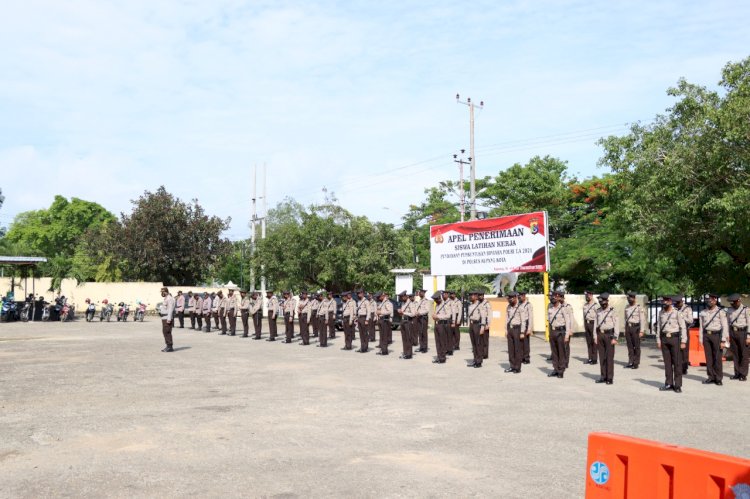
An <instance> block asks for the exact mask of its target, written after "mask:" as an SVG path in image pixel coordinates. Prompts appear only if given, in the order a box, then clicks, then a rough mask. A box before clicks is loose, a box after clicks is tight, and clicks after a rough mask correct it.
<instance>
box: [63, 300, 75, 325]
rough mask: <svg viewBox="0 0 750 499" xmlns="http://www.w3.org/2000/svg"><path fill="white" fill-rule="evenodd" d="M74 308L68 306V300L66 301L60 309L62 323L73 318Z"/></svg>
mask: <svg viewBox="0 0 750 499" xmlns="http://www.w3.org/2000/svg"><path fill="white" fill-rule="evenodd" d="M71 311H72V307H71V306H70V305H68V300H65V302H64V303H63V304H62V308H61V309H60V322H65V321H67V320H68V318H72V317H73V314H72V313H71Z"/></svg>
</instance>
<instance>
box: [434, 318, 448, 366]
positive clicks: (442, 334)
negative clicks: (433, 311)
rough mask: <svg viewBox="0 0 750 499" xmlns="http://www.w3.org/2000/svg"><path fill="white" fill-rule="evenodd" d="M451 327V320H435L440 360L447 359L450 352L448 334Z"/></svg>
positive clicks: (436, 342) (436, 346) (436, 345)
mask: <svg viewBox="0 0 750 499" xmlns="http://www.w3.org/2000/svg"><path fill="white" fill-rule="evenodd" d="M450 327H451V325H450V321H444V322H443V321H436V322H435V348H436V349H437V358H438V360H445V356H446V355H447V353H448V341H449V340H448V334H449V329H450Z"/></svg>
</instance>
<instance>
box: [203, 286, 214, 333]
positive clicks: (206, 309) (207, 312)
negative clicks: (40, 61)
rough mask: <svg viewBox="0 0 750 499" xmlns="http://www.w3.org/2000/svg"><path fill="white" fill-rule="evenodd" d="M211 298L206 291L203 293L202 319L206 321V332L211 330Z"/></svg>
mask: <svg viewBox="0 0 750 499" xmlns="http://www.w3.org/2000/svg"><path fill="white" fill-rule="evenodd" d="M212 306H213V300H212V299H211V295H209V294H208V293H207V292H205V293H203V319H204V320H205V321H206V332H207V333H210V332H211V307H212Z"/></svg>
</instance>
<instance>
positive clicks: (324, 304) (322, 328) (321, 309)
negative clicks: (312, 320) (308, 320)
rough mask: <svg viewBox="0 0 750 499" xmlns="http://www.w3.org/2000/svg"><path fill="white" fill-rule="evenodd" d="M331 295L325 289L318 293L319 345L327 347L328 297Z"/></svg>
mask: <svg viewBox="0 0 750 499" xmlns="http://www.w3.org/2000/svg"><path fill="white" fill-rule="evenodd" d="M328 296H329V295H327V294H326V292H325V291H321V292H320V293H318V311H317V319H316V320H317V321H318V344H317V346H318V347H323V348H325V347H327V346H328V306H329V301H330V298H328Z"/></svg>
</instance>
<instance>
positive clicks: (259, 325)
mask: <svg viewBox="0 0 750 499" xmlns="http://www.w3.org/2000/svg"><path fill="white" fill-rule="evenodd" d="M250 317H251V318H252V320H253V330H254V332H255V335H254V336H253V339H254V340H259V339H261V331H262V330H263V298H261V296H260V293H258V292H257V291H253V292H252V293H250Z"/></svg>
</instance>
